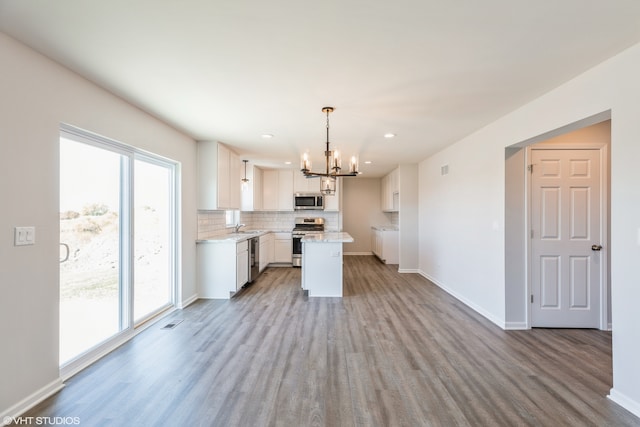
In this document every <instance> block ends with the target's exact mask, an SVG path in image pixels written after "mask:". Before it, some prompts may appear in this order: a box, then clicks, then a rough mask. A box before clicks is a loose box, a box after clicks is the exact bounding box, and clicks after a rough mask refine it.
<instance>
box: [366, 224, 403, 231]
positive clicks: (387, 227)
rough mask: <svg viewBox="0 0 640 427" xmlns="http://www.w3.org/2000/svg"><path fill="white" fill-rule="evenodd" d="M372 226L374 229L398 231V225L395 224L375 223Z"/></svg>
mask: <svg viewBox="0 0 640 427" xmlns="http://www.w3.org/2000/svg"><path fill="white" fill-rule="evenodd" d="M371 228H373V229H374V230H380V231H398V226H397V225H393V224H387V225H374V226H372V227H371Z"/></svg>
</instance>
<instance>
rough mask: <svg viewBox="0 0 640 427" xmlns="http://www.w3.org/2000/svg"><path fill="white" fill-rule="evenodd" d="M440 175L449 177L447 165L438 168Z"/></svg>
mask: <svg viewBox="0 0 640 427" xmlns="http://www.w3.org/2000/svg"><path fill="white" fill-rule="evenodd" d="M440 175H443V176H444V175H449V165H442V166H440Z"/></svg>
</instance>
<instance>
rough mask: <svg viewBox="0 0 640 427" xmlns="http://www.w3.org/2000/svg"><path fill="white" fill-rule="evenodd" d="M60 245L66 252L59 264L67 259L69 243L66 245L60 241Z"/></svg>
mask: <svg viewBox="0 0 640 427" xmlns="http://www.w3.org/2000/svg"><path fill="white" fill-rule="evenodd" d="M60 246H62V247H63V248H65V249H66V251H67V253H66V255H65V256H64V258H63V259H61V260H60V264H62V263H63V262H65V261H67V260H68V259H69V245H67V244H66V243H60Z"/></svg>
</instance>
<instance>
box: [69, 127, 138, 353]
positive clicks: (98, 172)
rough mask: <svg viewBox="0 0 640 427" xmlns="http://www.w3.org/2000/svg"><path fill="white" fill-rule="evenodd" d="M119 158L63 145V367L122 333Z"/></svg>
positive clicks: (81, 146)
mask: <svg viewBox="0 0 640 427" xmlns="http://www.w3.org/2000/svg"><path fill="white" fill-rule="evenodd" d="M126 163H127V158H126V157H124V156H122V155H121V154H118V153H115V152H112V151H108V150H104V149H101V148H98V147H95V146H92V145H88V144H82V143H78V142H75V141H72V140H70V139H66V138H62V139H61V140H60V245H61V250H62V252H63V262H61V264H60V363H61V364H62V363H65V362H67V361H69V360H70V359H72V358H74V357H76V356H77V355H79V354H81V353H84V352H86V351H87V350H88V349H90V348H92V347H94V346H96V345H97V344H99V343H101V342H103V341H105V340H106V339H108V338H109V337H111V336H113V335H115V334H116V333H118V332H119V331H121V330H122V326H123V325H122V322H121V321H120V319H121V318H122V313H121V303H120V302H121V301H122V299H123V294H122V288H121V286H120V272H121V265H122V264H121V259H120V251H121V241H120V238H121V235H122V229H121V224H120V221H121V219H122V216H123V212H122V203H121V200H122V188H121V176H122V166H123V164H125V165H126Z"/></svg>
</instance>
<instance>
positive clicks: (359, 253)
mask: <svg viewBox="0 0 640 427" xmlns="http://www.w3.org/2000/svg"><path fill="white" fill-rule="evenodd" d="M343 255H345V256H362V255H373V252H345V253H344V254H343Z"/></svg>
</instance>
